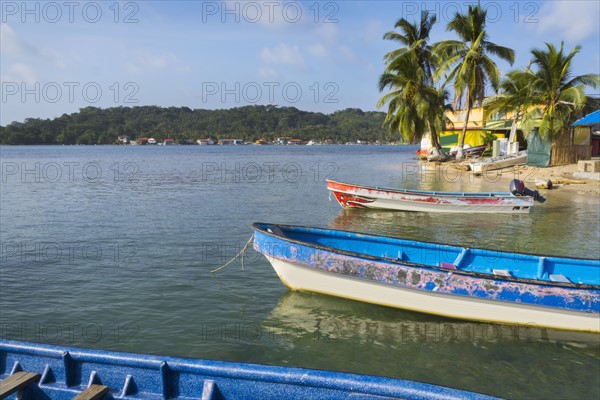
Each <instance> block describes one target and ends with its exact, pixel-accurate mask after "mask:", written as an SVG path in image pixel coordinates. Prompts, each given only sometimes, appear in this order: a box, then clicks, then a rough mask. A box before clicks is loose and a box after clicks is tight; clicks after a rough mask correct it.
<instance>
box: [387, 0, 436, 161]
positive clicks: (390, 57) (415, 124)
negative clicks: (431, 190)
mask: <svg viewBox="0 0 600 400" xmlns="http://www.w3.org/2000/svg"><path fill="white" fill-rule="evenodd" d="M435 22H436V17H435V15H432V16H430V15H429V13H428V12H423V13H421V20H420V22H419V25H417V24H413V23H410V22H408V21H407V20H406V19H404V18H402V19H400V20H398V22H396V25H395V27H396V28H399V30H400V32H395V31H391V32H387V33H386V34H385V35H384V36H383V38H384V39H386V40H394V41H398V42H400V43H401V44H402V45H404V47H401V48H399V49H397V50H393V51H391V52H389V53H387V54H386V55H385V56H384V61H385V63H386V68H385V72H384V73H383V74H382V75H381V77H380V79H379V90H380V91H383V90H384V89H385V88H386V87H389V88H390V89H391V92H390V93H388V94H386V95H384V96H383V97H382V98H381V99H380V100H379V102H378V103H377V107H379V108H380V107H383V106H384V105H385V104H386V103H389V104H388V112H387V115H386V118H385V121H384V123H385V124H388V125H389V129H390V131H392V132H395V131H400V133H401V135H402V136H403V138H404V139H405V140H407V141H409V142H411V143H415V142H417V141H419V140H421V138H422V137H423V135H424V134H425V132H426V131H427V130H428V128H429V132H430V134H431V144H432V146H433V148H434V149H435V153H437V154H439V153H440V152H441V146H440V144H439V139H438V137H437V133H436V129H435V127H432V126H431V123H432V121H435V120H436V119H437V118H440V115H443V112H444V110H443V108H441V107H438V103H439V102H438V101H437V99H436V96H435V95H434V92H435V93H437V91H436V89H435V88H434V87H433V69H434V66H435V60H434V57H433V53H432V51H431V46H430V45H429V43H428V41H429V34H430V32H431V29H432V27H433V25H434V24H435ZM436 113H437V115H438V116H437V117H436Z"/></svg>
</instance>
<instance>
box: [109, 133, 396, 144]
mask: <svg viewBox="0 0 600 400" xmlns="http://www.w3.org/2000/svg"><path fill="white" fill-rule="evenodd" d="M117 143H118V144H130V145H163V146H168V145H174V144H186V145H200V146H211V145H218V146H240V145H252V144H253V145H277V146H321V145H331V144H345V145H379V144H402V143H398V142H395V141H391V142H386V143H381V142H379V141H374V142H369V141H366V140H357V141H356V142H346V143H335V142H334V141H333V140H329V139H328V140H323V141H319V140H303V139H295V138H292V137H279V138H277V139H275V140H271V141H270V140H267V139H265V138H260V139H258V140H256V141H254V142H245V141H244V140H242V139H219V140H218V141H216V142H215V141H214V140H213V139H211V138H201V139H197V140H196V141H192V140H186V141H184V142H182V143H181V142H179V143H176V141H175V139H172V138H167V139H164V140H163V141H162V142H159V141H157V140H156V139H155V138H151V137H150V138H149V137H138V138H135V139H131V138H130V137H129V136H127V135H119V137H118V138H117Z"/></svg>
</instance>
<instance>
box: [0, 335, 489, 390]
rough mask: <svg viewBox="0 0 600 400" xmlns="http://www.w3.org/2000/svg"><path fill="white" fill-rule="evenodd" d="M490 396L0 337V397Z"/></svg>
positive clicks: (401, 382) (323, 373)
mask: <svg viewBox="0 0 600 400" xmlns="http://www.w3.org/2000/svg"><path fill="white" fill-rule="evenodd" d="M6 397H11V398H14V397H16V398H18V399H46V400H48V399H52V400H62V399H78V400H83V399H87V400H90V399H105V400H108V399H202V400H230V399H236V400H237V399H244V400H253V399H256V400H286V399H298V400H299V399H323V400H326V399H329V400H338V399H340V400H341V399H348V398H356V399H364V400H385V399H390V400H391V399H398V398H401V399H414V400H417V399H419V400H425V399H439V400H442V399H444V400H450V399H456V400H459V399H463V400H469V399H473V400H477V399H481V400H484V399H492V397H489V396H485V395H480V394H476V393H471V392H465V391H462V390H457V389H451V388H446V387H441V386H435V385H430V384H426V383H419V382H412V381H405V380H400V379H392V378H384V377H377V376H367V375H355V374H347V373H340V372H331V371H319V370H309V369H301V368H290V367H274V366H265V365H256V364H245V363H234V362H225V361H209V360H198V359H189V358H177V357H162V356H152V355H141V354H131V353H116V352H108V351H101V350H87V349H80V348H73V347H62V346H51V345H43V344H35V343H27V342H19V341H11V340H0V399H4V398H6Z"/></svg>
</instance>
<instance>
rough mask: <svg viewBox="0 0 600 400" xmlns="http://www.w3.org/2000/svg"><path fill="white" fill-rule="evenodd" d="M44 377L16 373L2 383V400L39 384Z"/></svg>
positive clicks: (0, 387) (30, 373)
mask: <svg viewBox="0 0 600 400" xmlns="http://www.w3.org/2000/svg"><path fill="white" fill-rule="evenodd" d="M41 377H42V376H41V375H40V374H36V373H34V372H24V371H19V372H15V373H14V374H12V375H11V376H9V377H8V378H6V379H4V380H3V381H1V382H0V399H5V398H7V397H8V396H10V395H11V394H13V393H16V392H18V391H19V390H23V389H25V388H27V387H28V386H29V385H32V384H34V383H37V382H39V380H40V378H41Z"/></svg>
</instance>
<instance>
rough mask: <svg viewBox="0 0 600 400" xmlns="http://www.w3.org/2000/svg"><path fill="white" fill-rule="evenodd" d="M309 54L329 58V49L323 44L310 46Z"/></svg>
mask: <svg viewBox="0 0 600 400" xmlns="http://www.w3.org/2000/svg"><path fill="white" fill-rule="evenodd" d="M308 52H309V53H310V54H311V55H313V56H315V57H319V58H325V57H327V49H326V48H325V46H323V45H322V44H321V43H317V44H313V45H312V46H308Z"/></svg>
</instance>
